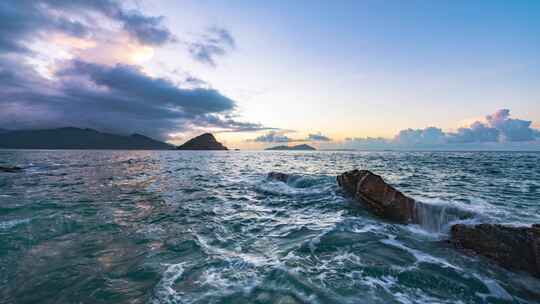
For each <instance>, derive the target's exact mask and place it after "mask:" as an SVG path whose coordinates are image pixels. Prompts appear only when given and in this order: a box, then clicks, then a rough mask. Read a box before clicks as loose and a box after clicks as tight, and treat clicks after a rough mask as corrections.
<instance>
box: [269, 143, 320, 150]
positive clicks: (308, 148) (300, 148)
mask: <svg viewBox="0 0 540 304" xmlns="http://www.w3.org/2000/svg"><path fill="white" fill-rule="evenodd" d="M265 150H272V151H277V150H293V151H315V150H317V149H315V148H314V147H312V146H310V145H306V144H302V145H296V146H275V147H271V148H266V149H265Z"/></svg>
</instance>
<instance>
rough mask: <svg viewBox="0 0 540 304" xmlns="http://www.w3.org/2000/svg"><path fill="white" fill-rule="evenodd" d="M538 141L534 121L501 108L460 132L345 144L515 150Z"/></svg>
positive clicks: (413, 133)
mask: <svg viewBox="0 0 540 304" xmlns="http://www.w3.org/2000/svg"><path fill="white" fill-rule="evenodd" d="M539 139H540V131H538V130H536V129H533V128H531V121H528V120H522V119H515V118H510V110H508V109H501V110H498V111H496V112H495V113H493V114H490V115H487V116H486V117H485V120H484V121H476V122H474V123H472V124H471V125H469V126H468V127H462V128H459V129H458V130H457V132H444V131H443V130H442V129H440V128H436V127H428V128H425V129H405V130H401V131H400V132H399V133H398V134H397V135H396V136H395V137H394V138H392V139H385V138H380V137H378V138H370V137H368V138H347V139H346V140H345V142H344V145H345V147H348V148H361V149H398V148H407V149H410V148H444V147H447V148H448V147H453V148H460V147H461V148H463V147H477V148H482V147H483V146H489V147H493V146H494V145H499V146H501V145H508V146H511V147H515V143H524V142H525V143H529V144H531V143H538V142H537V141H538V140H539Z"/></svg>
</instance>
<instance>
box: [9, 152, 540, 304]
mask: <svg viewBox="0 0 540 304" xmlns="http://www.w3.org/2000/svg"><path fill="white" fill-rule="evenodd" d="M1 163H6V164H11V165H17V166H21V167H24V168H25V170H24V172H23V173H20V174H1V175H0V238H1V242H0V299H1V300H0V303H31V302H39V303H123V302H127V303H149V302H150V303H358V302H359V301H361V302H363V303H434V302H437V303H456V302H459V301H461V302H462V303H484V302H489V303H491V302H497V303H499V302H500V303H505V302H509V303H511V302H518V303H519V302H522V303H527V302H530V303H534V302H535V301H539V300H538V299H540V293H539V292H538V290H540V281H539V280H538V279H534V278H531V277H529V276H528V275H526V274H516V273H511V272H508V271H506V270H504V269H501V268H499V267H497V266H496V265H493V264H491V263H489V262H487V261H485V260H482V259H479V258H475V257H470V256H466V255H463V254H462V253H460V252H457V251H455V250H453V249H452V248H450V247H449V246H448V245H447V244H445V243H444V242H442V241H441V240H443V239H444V238H445V237H446V236H445V234H446V233H447V231H448V227H449V224H450V223H452V222H456V221H469V222H475V221H482V222H502V223H519V224H529V223H533V222H540V205H539V204H538V198H539V197H540V165H539V163H540V154H538V153H510V152H506V153H499V152H496V153H495V152H492V153H459V152H452V153H449V152H447V153H442V152H438V153H431V152H189V151H183V152H178V151H162V152H159V151H157V152H156V151H152V152H148V151H129V152H127V151H0V164H1ZM352 168H359V169H370V170H372V171H374V172H376V173H378V174H381V175H382V176H384V177H385V179H386V180H387V181H389V182H391V183H392V184H394V185H395V186H396V187H398V188H399V189H400V190H402V191H403V192H405V193H407V194H409V195H412V196H413V197H415V198H416V199H419V200H420V201H422V202H423V205H422V207H421V208H422V209H421V210H420V214H421V215H422V218H423V221H422V224H421V225H419V226H418V225H408V226H403V225H395V224H392V223H388V222H385V221H382V220H380V219H377V218H375V217H373V216H371V215H370V214H369V213H368V212H366V210H364V209H363V208H362V207H361V206H359V205H358V204H356V203H354V202H352V201H350V200H349V199H347V198H345V197H343V196H342V193H341V191H340V189H338V188H337V186H336V183H335V176H336V175H337V174H339V173H341V172H343V171H346V170H350V169H352ZM270 171H282V172H287V173H293V174H295V175H296V177H295V178H293V179H291V180H290V181H289V183H288V184H285V183H281V182H276V181H270V180H267V179H266V178H265V175H266V173H268V172H270Z"/></svg>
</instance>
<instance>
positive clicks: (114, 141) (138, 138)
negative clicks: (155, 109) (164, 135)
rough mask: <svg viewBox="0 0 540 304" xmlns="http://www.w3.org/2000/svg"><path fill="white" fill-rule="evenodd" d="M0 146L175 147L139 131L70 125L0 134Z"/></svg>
mask: <svg viewBox="0 0 540 304" xmlns="http://www.w3.org/2000/svg"><path fill="white" fill-rule="evenodd" d="M0 148H7V149H119V150H124V149H126V150H133V149H137V150H139V149H140V150H170V149H173V148H174V146H172V145H169V144H167V143H164V142H161V141H157V140H154V139H152V138H150V137H146V136H144V135H140V134H133V135H129V136H124V135H116V134H110V133H102V132H98V131H96V130H92V129H80V128H73V127H68V128H58V129H46V130H17V131H7V132H4V133H0Z"/></svg>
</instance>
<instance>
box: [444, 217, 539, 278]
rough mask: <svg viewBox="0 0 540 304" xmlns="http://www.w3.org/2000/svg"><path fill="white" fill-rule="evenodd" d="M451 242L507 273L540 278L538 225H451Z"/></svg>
mask: <svg viewBox="0 0 540 304" xmlns="http://www.w3.org/2000/svg"><path fill="white" fill-rule="evenodd" d="M450 241H451V243H452V244H454V245H455V246H456V247H458V248H461V249H467V250H471V251H473V252H475V253H476V254H478V255H482V256H485V257H487V258H489V259H492V260H494V261H496V262H497V263H498V264H500V265H501V266H503V267H505V268H508V269H510V270H517V271H526V272H529V273H530V274H532V275H534V276H536V277H540V225H539V224H535V225H532V226H531V227H512V226H504V225H497V224H479V225H474V226H468V225H463V224H457V225H453V226H452V229H451V238H450Z"/></svg>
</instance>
